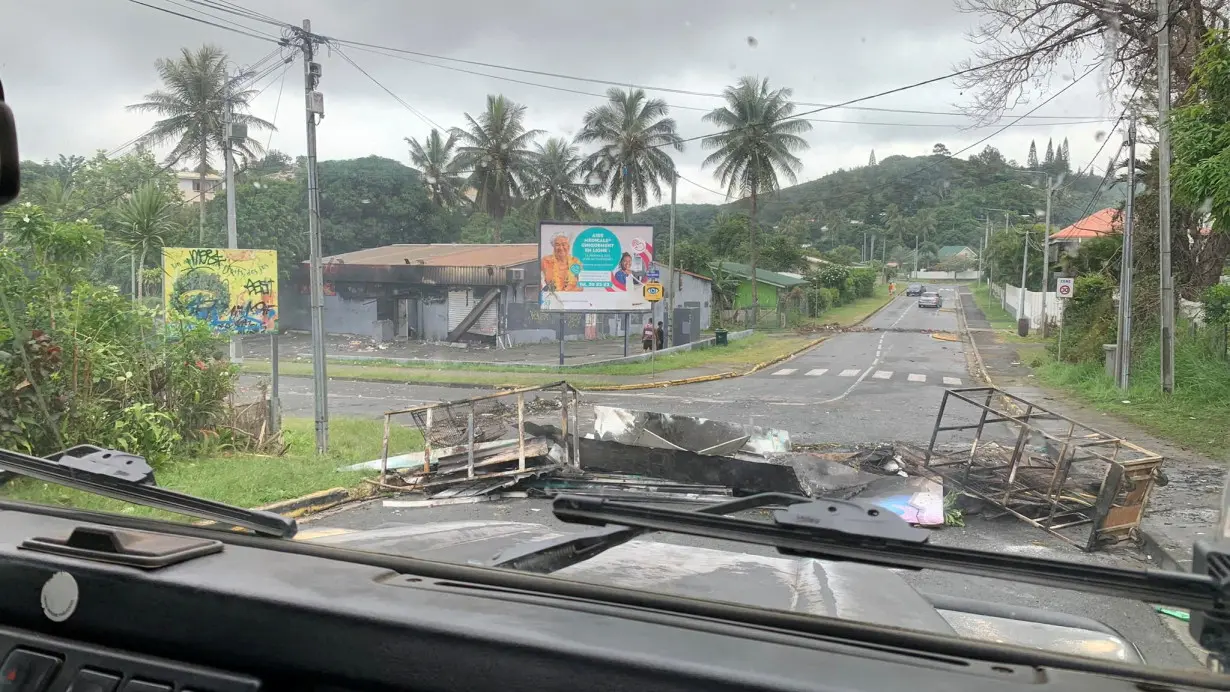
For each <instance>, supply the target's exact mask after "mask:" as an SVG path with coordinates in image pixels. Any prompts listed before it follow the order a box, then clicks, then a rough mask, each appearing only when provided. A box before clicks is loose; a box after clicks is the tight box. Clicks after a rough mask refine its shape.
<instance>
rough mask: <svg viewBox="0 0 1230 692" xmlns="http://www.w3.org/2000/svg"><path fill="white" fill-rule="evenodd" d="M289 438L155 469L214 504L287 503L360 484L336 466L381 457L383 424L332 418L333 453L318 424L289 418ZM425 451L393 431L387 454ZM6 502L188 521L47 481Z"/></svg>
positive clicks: (414, 439)
mask: <svg viewBox="0 0 1230 692" xmlns="http://www.w3.org/2000/svg"><path fill="white" fill-rule="evenodd" d="M284 425H285V431H284V433H283V434H284V436H285V440H286V442H287V443H289V444H290V449H289V450H287V452H286V454H285V455H283V456H280V457H273V456H267V455H262V454H227V453H219V454H212V455H208V456H203V457H200V458H195V459H185V460H183V461H179V462H176V463H173V464H170V465H167V466H166V467H164V468H162V469H159V470H157V471H156V472H155V474H154V476H155V478H156V479H157V482H158V485H159V486H161V487H163V488H167V489H170V490H177V491H179V492H182V493H187V494H189V495H196V496H198V497H204V498H208V499H210V500H217V501H219V502H225V503H227V504H232V505H237V506H240V507H258V506H260V505H265V504H269V503H271V502H277V501H279V500H289V499H292V498H296V497H300V496H303V495H306V494H308V493H312V492H316V491H319V490H328V489H329V488H336V487H352V486H357V485H358V484H359V483H360V481H361V480H362V479H363V478H365V477H370V476H373V475H375V474H374V473H368V472H346V473H339V472H338V471H336V469H337V467H339V466H342V465H345V464H354V463H358V462H362V461H368V460H371V459H378V458H380V452H381V445H382V441H383V437H384V422H383V421H381V420H368V419H360V418H333V419H331V420H330V422H329V447H330V450H331V451H330V452H329V453H328V454H326V455H324V456H318V455H317V454H316V449H315V447H316V442H315V433H314V430H313V421H312V420H311V419H310V418H287V419H285V421H284ZM422 448H423V438H422V435H420V434H419V432H418V431H417V430H412V429H409V428H405V427H395V428H393V431H392V437H391V439H390V444H389V449H390V453H393V452H396V453H398V454H403V453H406V452H411V451H417V450H420V449H422ZM0 497H2V498H4V499H6V500H18V501H23V502H37V503H40V504H47V505H60V506H65V507H76V508H79V509H91V510H99V511H106V512H120V513H123V514H131V515H136V516H150V517H157V518H160V519H174V520H183V517H181V516H180V515H178V514H173V513H170V512H164V511H162V510H157V509H150V508H148V507H137V506H135V505H131V504H128V503H126V502H120V501H118V500H112V499H110V498H106V497H102V496H99V495H92V494H90V493H85V492H81V491H79V490H73V489H71V488H65V487H63V486H60V485H55V484H54V483H44V482H42V481H38V480H34V479H30V478H17V479H14V480H11V481H9V482H8V483H7V484H5V485H4V486H0Z"/></svg>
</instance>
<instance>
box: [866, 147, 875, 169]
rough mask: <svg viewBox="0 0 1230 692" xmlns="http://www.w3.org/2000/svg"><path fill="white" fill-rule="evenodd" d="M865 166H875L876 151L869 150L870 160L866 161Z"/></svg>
mask: <svg viewBox="0 0 1230 692" xmlns="http://www.w3.org/2000/svg"><path fill="white" fill-rule="evenodd" d="M867 165H868V166H874V165H876V150H875V149H872V150H871V158H869V159H867Z"/></svg>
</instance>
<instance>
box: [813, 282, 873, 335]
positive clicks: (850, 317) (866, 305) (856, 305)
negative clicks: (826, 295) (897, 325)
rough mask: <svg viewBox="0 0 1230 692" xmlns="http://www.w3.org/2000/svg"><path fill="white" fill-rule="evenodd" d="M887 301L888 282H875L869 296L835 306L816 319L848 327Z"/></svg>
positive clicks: (865, 317) (863, 318)
mask: <svg viewBox="0 0 1230 692" xmlns="http://www.w3.org/2000/svg"><path fill="white" fill-rule="evenodd" d="M888 301H889V297H888V284H876V286H875V290H874V291H873V292H872V294H871V297H870V298H859V299H858V300H856V301H854V302H852V303H846V304H845V305H841V306H839V307H835V308H833V309H832V310H829V311H828V312H826V313H824V314H823V315H821V316H820V317H819V318H818V319H819V320H820V321H821V322H823V323H824V324H833V323H837V324H839V325H841V326H843V327H849V326H852V325H854V324H857V323H859V322H861V321H863V320H865V319H867V316H868V315H870V314H871V313H873V312H875V311H876V310H879V309H880V308H882V307H884V306H885V305H886V304H888Z"/></svg>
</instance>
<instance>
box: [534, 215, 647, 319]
mask: <svg viewBox="0 0 1230 692" xmlns="http://www.w3.org/2000/svg"><path fill="white" fill-rule="evenodd" d="M538 263H539V269H540V271H541V273H542V278H541V284H540V287H539V288H540V290H539V307H540V309H542V310H543V311H546V312H649V311H650V310H651V309H652V307H651V305H650V302H649V301H648V300H646V298H645V295H644V293H643V291H642V286H643V285H644V283H645V280H646V277H645V273H646V272H648V271H650V270H651V269H652V268H653V226H647V225H642V224H588V223H553V222H550V221H544V222H542V223H540V224H539V225H538Z"/></svg>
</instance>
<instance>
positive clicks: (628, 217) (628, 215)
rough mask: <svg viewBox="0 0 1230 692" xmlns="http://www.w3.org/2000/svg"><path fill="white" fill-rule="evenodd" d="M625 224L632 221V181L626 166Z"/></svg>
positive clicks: (624, 182) (624, 177)
mask: <svg viewBox="0 0 1230 692" xmlns="http://www.w3.org/2000/svg"><path fill="white" fill-rule="evenodd" d="M623 184H624V223H628V222H630V221H632V181H631V180H629V179H628V167H627V166H624V175H623Z"/></svg>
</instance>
